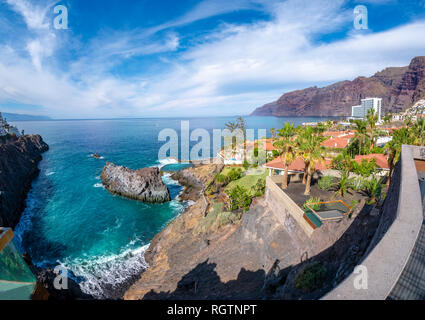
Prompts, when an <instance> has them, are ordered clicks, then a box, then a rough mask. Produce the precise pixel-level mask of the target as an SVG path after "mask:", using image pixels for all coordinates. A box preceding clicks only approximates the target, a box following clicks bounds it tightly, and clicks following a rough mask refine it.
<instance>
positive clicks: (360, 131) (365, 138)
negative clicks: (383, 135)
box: [353, 120, 370, 155]
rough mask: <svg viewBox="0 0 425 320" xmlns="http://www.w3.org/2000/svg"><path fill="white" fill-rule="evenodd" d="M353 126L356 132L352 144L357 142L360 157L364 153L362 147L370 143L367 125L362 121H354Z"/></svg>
mask: <svg viewBox="0 0 425 320" xmlns="http://www.w3.org/2000/svg"><path fill="white" fill-rule="evenodd" d="M353 124H354V126H355V130H356V134H355V136H354V139H353V142H357V143H358V144H359V155H361V154H363V153H364V152H363V149H364V147H365V146H367V145H368V144H369V143H370V140H369V135H368V123H367V122H366V121H364V120H354V121H353Z"/></svg>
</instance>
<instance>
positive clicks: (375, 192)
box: [363, 176, 382, 203]
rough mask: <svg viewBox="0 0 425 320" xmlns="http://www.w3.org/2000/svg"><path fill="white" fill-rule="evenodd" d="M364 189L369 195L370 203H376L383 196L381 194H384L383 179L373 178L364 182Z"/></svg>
mask: <svg viewBox="0 0 425 320" xmlns="http://www.w3.org/2000/svg"><path fill="white" fill-rule="evenodd" d="M363 188H364V191H366V192H367V194H368V195H369V197H370V202H371V203H374V202H375V201H376V200H377V199H379V198H380V196H381V192H382V184H381V179H380V178H376V177H375V176H373V177H372V179H370V180H365V181H364V186H363Z"/></svg>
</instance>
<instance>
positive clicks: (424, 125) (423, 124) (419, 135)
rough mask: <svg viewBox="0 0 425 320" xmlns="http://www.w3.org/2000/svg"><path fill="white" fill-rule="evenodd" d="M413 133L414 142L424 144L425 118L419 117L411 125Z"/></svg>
mask: <svg viewBox="0 0 425 320" xmlns="http://www.w3.org/2000/svg"><path fill="white" fill-rule="evenodd" d="M413 133H414V135H415V144H417V145H420V146H422V147H423V146H425V120H424V119H423V118H419V119H418V121H417V122H416V123H415V124H414V126H413Z"/></svg>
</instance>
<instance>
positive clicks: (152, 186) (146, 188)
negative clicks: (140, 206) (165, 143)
mask: <svg viewBox="0 0 425 320" xmlns="http://www.w3.org/2000/svg"><path fill="white" fill-rule="evenodd" d="M100 177H101V179H102V183H103V185H104V186H105V188H106V189H107V190H108V191H109V192H111V193H113V194H117V195H120V196H123V197H125V198H129V199H133V200H139V201H144V202H151V203H161V202H166V201H170V192H169V190H168V188H167V186H166V185H165V183H164V182H163V181H162V179H161V175H160V172H159V169H158V168H155V167H154V168H143V169H138V170H131V169H129V168H126V167H123V166H117V165H115V164H113V163H110V162H107V163H106V165H105V167H104V168H103V171H102V173H101V175H100Z"/></svg>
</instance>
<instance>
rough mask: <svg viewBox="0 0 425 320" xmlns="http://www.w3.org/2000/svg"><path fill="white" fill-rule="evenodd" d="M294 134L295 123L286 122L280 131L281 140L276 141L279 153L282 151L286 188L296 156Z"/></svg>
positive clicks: (283, 186) (283, 184)
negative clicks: (290, 167)
mask: <svg viewBox="0 0 425 320" xmlns="http://www.w3.org/2000/svg"><path fill="white" fill-rule="evenodd" d="M294 135H295V129H294V125H293V124H290V123H288V122H286V123H285V125H284V126H283V128H282V129H280V130H279V131H278V136H279V140H278V141H277V142H275V143H274V146H275V147H276V148H277V149H278V151H279V153H281V156H280V157H281V159H282V163H283V166H284V168H285V171H284V174H283V181H282V189H286V188H287V187H288V171H289V165H290V164H291V163H292V161H293V160H294V156H295V143H294V141H293V136H294Z"/></svg>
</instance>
